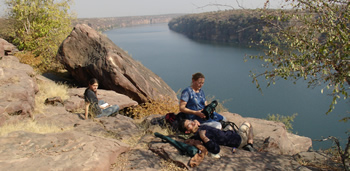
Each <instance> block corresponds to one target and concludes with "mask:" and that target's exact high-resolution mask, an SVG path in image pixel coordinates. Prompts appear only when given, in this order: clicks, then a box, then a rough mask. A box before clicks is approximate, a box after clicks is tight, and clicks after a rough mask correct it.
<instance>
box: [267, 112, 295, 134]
mask: <svg viewBox="0 0 350 171" xmlns="http://www.w3.org/2000/svg"><path fill="white" fill-rule="evenodd" d="M297 115H298V114H297V113H294V114H293V115H292V116H283V115H280V114H268V115H267V120H269V121H276V122H282V123H283V124H284V125H285V126H286V129H287V131H288V132H292V130H293V125H292V122H294V118H295V117H296V116H297Z"/></svg>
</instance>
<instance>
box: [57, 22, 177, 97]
mask: <svg viewBox="0 0 350 171" xmlns="http://www.w3.org/2000/svg"><path fill="white" fill-rule="evenodd" d="M57 59H58V60H59V61H60V62H61V63H62V64H63V65H64V66H65V67H66V69H67V70H68V71H69V72H70V73H71V74H72V76H73V77H74V78H75V79H76V80H77V81H78V82H80V83H81V84H82V85H84V86H86V85H87V83H88V80H89V79H90V78H93V77H94V78H97V79H98V80H99V84H100V87H102V88H103V89H109V90H114V91H116V92H117V93H121V94H125V95H127V96H128V97H130V98H132V99H133V100H135V101H137V102H139V103H143V102H147V101H149V100H150V99H153V100H154V99H159V98H170V99H171V100H174V101H177V97H176V93H175V92H174V91H173V90H172V89H171V88H170V87H169V86H168V85H167V84H166V83H165V82H164V81H163V80H162V79H161V78H160V77H159V76H157V75H156V74H154V73H153V72H152V71H150V70H149V69H147V68H146V67H144V66H143V65H142V64H141V63H139V62H137V61H135V60H134V59H132V58H131V57H130V56H129V55H128V54H127V53H126V52H125V51H124V50H122V49H121V48H119V47H118V46H116V45H115V44H114V43H113V42H112V41H111V40H110V39H108V38H107V37H106V36H105V35H102V34H99V33H98V32H96V31H95V30H93V29H92V28H90V27H89V26H87V25H84V24H83V25H80V24H78V25H76V26H75V27H74V29H73V31H72V32H71V34H70V35H69V36H68V37H67V38H66V39H65V40H64V41H63V43H62V44H61V46H60V48H59V50H58V54H57Z"/></svg>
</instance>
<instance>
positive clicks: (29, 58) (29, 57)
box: [15, 52, 42, 69]
mask: <svg viewBox="0 0 350 171" xmlns="http://www.w3.org/2000/svg"><path fill="white" fill-rule="evenodd" d="M15 56H16V57H17V58H18V59H19V61H20V62H21V63H24V64H28V65H30V66H32V67H33V68H34V69H36V68H39V66H40V64H41V63H42V62H41V61H42V60H41V58H40V57H36V56H35V55H34V54H33V53H31V52H18V53H16V54H15Z"/></svg>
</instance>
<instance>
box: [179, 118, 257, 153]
mask: <svg viewBox="0 0 350 171" xmlns="http://www.w3.org/2000/svg"><path fill="white" fill-rule="evenodd" d="M179 130H180V131H182V132H185V133H194V136H193V138H194V139H198V140H201V141H203V143H204V146H205V147H206V148H207V150H208V151H209V152H210V153H212V157H214V158H220V155H219V152H220V146H219V145H224V146H229V147H233V148H243V149H244V150H247V151H252V152H253V151H256V150H255V149H254V148H253V127H252V125H251V124H250V123H248V122H244V123H243V124H242V125H241V126H240V128H239V130H238V132H237V133H236V132H234V131H233V130H228V131H222V130H219V129H216V128H213V127H210V126H207V125H200V123H199V122H198V121H197V120H189V119H182V120H180V123H179Z"/></svg>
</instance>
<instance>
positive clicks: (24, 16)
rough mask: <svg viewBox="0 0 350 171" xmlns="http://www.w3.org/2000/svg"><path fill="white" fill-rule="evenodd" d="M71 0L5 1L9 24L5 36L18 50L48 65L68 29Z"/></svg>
mask: <svg viewBox="0 0 350 171" xmlns="http://www.w3.org/2000/svg"><path fill="white" fill-rule="evenodd" d="M71 3H73V1H72V0H60V1H58V0H45V1H43V0H6V2H5V4H6V5H7V7H8V19H9V20H11V21H13V22H12V23H13V25H12V29H11V30H12V31H11V32H9V33H8V35H9V36H10V37H11V38H12V39H13V43H14V44H15V45H17V47H18V49H19V50H25V51H30V52H32V53H33V54H34V55H35V57H39V58H41V59H40V60H41V63H42V65H44V66H46V67H47V66H48V65H49V64H51V63H52V62H53V61H54V59H55V56H56V53H57V50H58V47H59V45H60V43H62V41H63V40H64V39H65V38H66V37H67V35H68V34H69V32H70V31H71V30H72V26H71V21H72V19H74V18H75V17H74V15H73V14H70V11H69V9H70V5H71Z"/></svg>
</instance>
